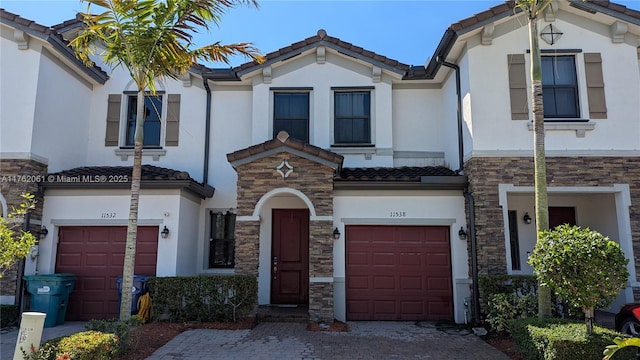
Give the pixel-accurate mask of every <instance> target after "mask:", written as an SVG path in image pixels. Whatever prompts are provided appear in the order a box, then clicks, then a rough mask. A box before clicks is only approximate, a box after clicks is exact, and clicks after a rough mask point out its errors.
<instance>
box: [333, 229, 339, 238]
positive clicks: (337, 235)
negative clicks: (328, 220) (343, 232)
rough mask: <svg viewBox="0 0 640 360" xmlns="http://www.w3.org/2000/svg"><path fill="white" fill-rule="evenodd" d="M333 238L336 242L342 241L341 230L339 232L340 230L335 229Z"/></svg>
mask: <svg viewBox="0 0 640 360" xmlns="http://www.w3.org/2000/svg"><path fill="white" fill-rule="evenodd" d="M333 238H334V239H335V240H338V239H340V230H338V228H335V229H333Z"/></svg>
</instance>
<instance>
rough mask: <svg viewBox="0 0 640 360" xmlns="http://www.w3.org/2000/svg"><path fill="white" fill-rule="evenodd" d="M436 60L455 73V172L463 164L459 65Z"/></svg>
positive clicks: (458, 171) (439, 59)
mask: <svg viewBox="0 0 640 360" xmlns="http://www.w3.org/2000/svg"><path fill="white" fill-rule="evenodd" d="M437 61H438V62H439V63H440V64H442V65H444V66H446V67H448V68H451V69H453V70H454V71H455V73H456V95H457V98H458V109H457V110H458V111H457V118H458V170H456V173H460V172H461V171H462V167H463V164H464V159H463V157H464V142H463V141H464V140H463V138H462V94H461V92H462V90H461V86H460V67H459V66H458V65H456V64H452V63H450V62H446V61H444V60H442V59H441V58H438V59H437Z"/></svg>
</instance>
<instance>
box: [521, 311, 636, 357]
mask: <svg viewBox="0 0 640 360" xmlns="http://www.w3.org/2000/svg"><path fill="white" fill-rule="evenodd" d="M510 332H511V336H512V338H513V340H514V341H515V343H516V346H517V348H518V351H519V352H520V353H521V354H523V355H524V356H525V357H526V358H527V359H529V360H575V359H580V360H600V359H602V352H603V351H604V349H605V348H606V347H607V346H608V345H611V344H613V339H615V338H616V337H617V336H620V333H617V332H615V331H613V330H609V329H605V328H603V327H600V326H594V328H593V333H592V334H591V335H587V334H586V333H585V331H584V323H581V322H577V321H573V320H566V319H550V318H524V319H515V320H512V321H511V322H510ZM635 354H636V349H635V348H633V349H632V348H626V349H622V350H620V351H619V352H618V353H616V354H615V356H614V357H613V359H614V360H616V359H618V360H620V359H635Z"/></svg>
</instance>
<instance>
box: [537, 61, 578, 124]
mask: <svg viewBox="0 0 640 360" xmlns="http://www.w3.org/2000/svg"><path fill="white" fill-rule="evenodd" d="M542 93H543V97H544V117H545V118H547V119H548V118H578V117H580V112H579V110H578V109H579V103H578V81H577V77H576V64H575V57H574V56H572V55H567V56H543V57H542Z"/></svg>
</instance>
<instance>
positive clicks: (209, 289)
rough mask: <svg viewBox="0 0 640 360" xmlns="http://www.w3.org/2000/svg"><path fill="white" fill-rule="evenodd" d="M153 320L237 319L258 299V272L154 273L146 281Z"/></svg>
mask: <svg viewBox="0 0 640 360" xmlns="http://www.w3.org/2000/svg"><path fill="white" fill-rule="evenodd" d="M147 288H148V289H149V292H150V294H151V303H152V306H153V308H152V314H151V318H152V319H153V320H169V321H172V322H188V321H202V322H208V321H223V322H231V321H237V320H239V319H241V318H243V317H246V316H248V315H249V314H250V313H251V312H252V311H253V310H254V309H255V306H256V303H257V293H258V283H257V279H256V277H255V276H248V275H228V276H223V275H222V276H187V277H154V278H150V279H149V280H148V281H147Z"/></svg>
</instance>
